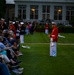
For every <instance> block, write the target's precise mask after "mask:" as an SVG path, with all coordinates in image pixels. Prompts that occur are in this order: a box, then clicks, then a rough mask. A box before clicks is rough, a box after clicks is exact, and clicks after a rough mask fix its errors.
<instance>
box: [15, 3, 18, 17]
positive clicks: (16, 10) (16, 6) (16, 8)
mask: <svg viewBox="0 0 74 75" xmlns="http://www.w3.org/2000/svg"><path fill="white" fill-rule="evenodd" d="M15 17H18V4H15Z"/></svg>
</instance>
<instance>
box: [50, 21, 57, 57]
mask: <svg viewBox="0 0 74 75" xmlns="http://www.w3.org/2000/svg"><path fill="white" fill-rule="evenodd" d="M52 28H53V29H52V32H51V34H50V35H49V37H50V56H56V55H57V52H56V49H57V47H56V46H57V41H58V28H57V26H56V23H55V22H52Z"/></svg>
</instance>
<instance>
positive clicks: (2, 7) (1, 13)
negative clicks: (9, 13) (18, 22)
mask: <svg viewBox="0 0 74 75" xmlns="http://www.w3.org/2000/svg"><path fill="white" fill-rule="evenodd" d="M5 13H6V0H0V18H4V17H5Z"/></svg>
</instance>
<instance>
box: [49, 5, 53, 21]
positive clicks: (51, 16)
mask: <svg viewBox="0 0 74 75" xmlns="http://www.w3.org/2000/svg"><path fill="white" fill-rule="evenodd" d="M50 19H52V20H54V6H53V5H50Z"/></svg>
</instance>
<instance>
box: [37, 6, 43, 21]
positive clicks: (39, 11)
mask: <svg viewBox="0 0 74 75" xmlns="http://www.w3.org/2000/svg"><path fill="white" fill-rule="evenodd" d="M38 20H42V5H39V8H38Z"/></svg>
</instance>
